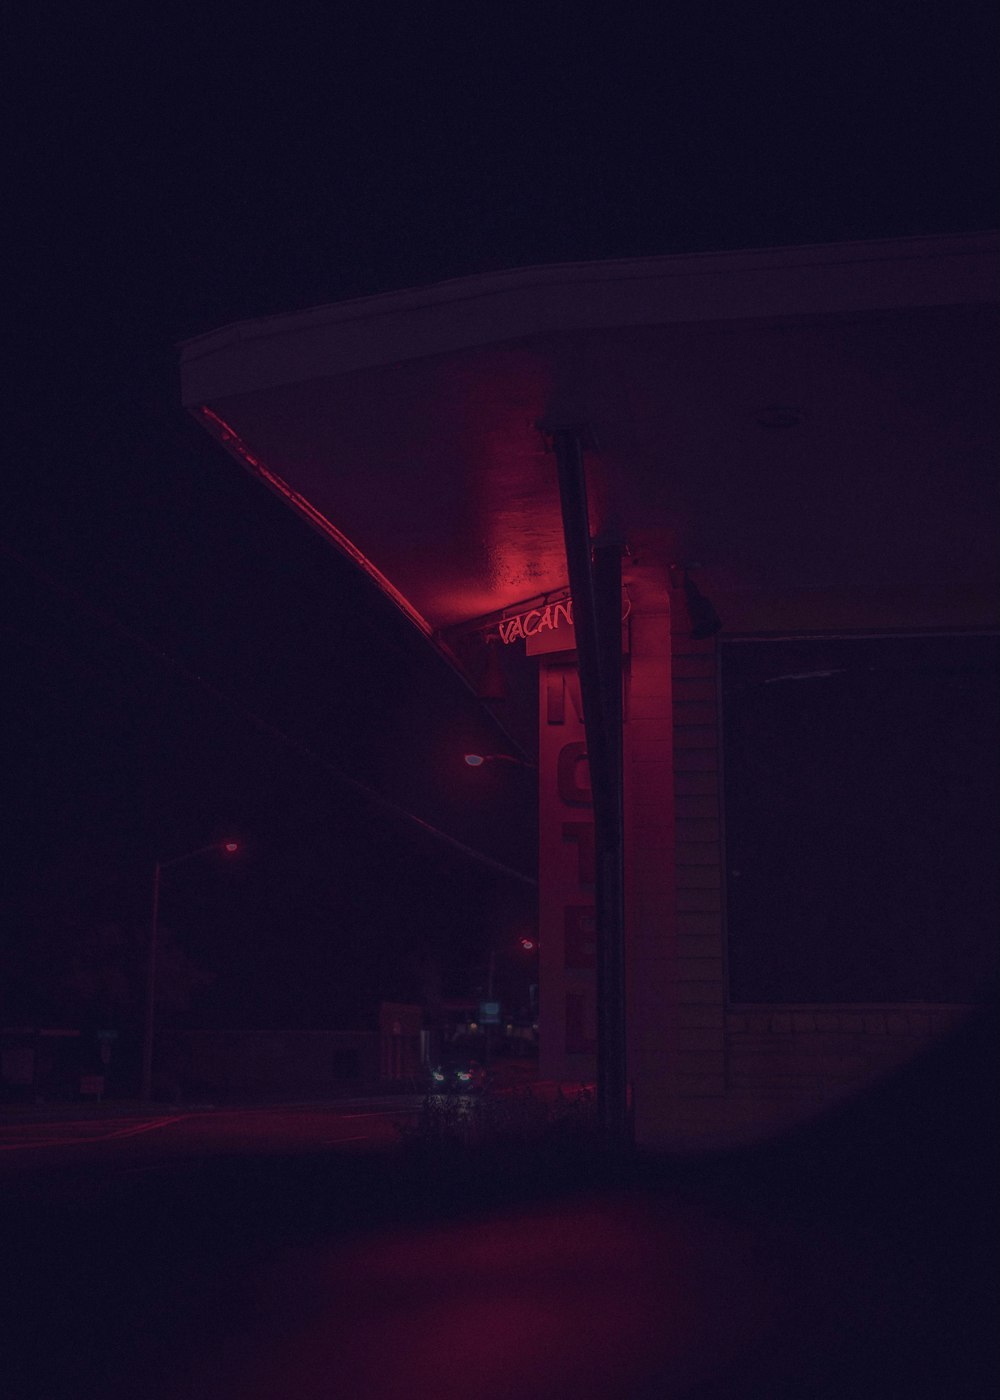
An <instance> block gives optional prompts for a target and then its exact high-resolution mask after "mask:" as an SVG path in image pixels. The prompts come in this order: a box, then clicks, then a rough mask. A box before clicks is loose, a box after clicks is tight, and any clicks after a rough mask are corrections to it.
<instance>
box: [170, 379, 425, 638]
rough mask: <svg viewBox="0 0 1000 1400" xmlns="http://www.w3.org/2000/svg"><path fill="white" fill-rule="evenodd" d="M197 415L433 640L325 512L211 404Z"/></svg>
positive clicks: (404, 600)
mask: <svg viewBox="0 0 1000 1400" xmlns="http://www.w3.org/2000/svg"><path fill="white" fill-rule="evenodd" d="M197 411H198V412H199V413H200V414H201V417H202V418H203V419H204V421H205V423H206V425H207V427H208V428H209V430H210V431H211V433H212V434H213V436H214V437H216V438H218V439H219V441H220V442H221V443H222V444H223V446H224V447H226V448H227V449H228V450H229V451H230V452H232V453H233V454H234V455H235V456H237V457H239V459H240V461H241V462H242V463H243V464H244V466H247V467H249V468H250V470H251V471H252V472H253V473H254V475H255V476H259V477H260V478H261V480H262V481H264V482H265V483H266V484H267V485H268V486H270V488H271V489H272V491H276V492H277V493H278V495H279V496H283V497H284V498H285V500H286V501H287V502H288V503H289V505H291V506H293V507H294V508H295V509H296V510H297V511H298V512H299V514H300V515H304V516H305V518H306V519H307V520H308V521H309V523H310V525H312V526H313V527H314V528H315V529H317V530H319V532H320V533H321V534H323V535H325V536H326V537H327V538H328V539H330V540H332V541H333V543H334V544H335V545H336V546H337V548H338V549H339V550H341V552H342V553H344V554H346V555H347V557H348V558H349V559H350V560H351V561H352V562H353V563H355V564H357V566H358V568H359V569H363V570H364V572H365V573H366V574H367V575H368V576H369V578H371V579H374V581H375V582H376V583H377V584H378V586H379V588H381V590H382V592H383V593H385V594H386V596H387V597H389V598H391V599H392V601H393V602H394V603H395V604H396V607H397V608H399V610H400V612H402V613H403V614H404V615H405V616H406V617H408V618H409V620H410V621H411V622H412V623H413V625H414V626H415V627H416V628H418V629H419V630H420V631H421V632H422V633H423V634H424V636H425V637H432V636H433V633H434V629H433V628H432V627H431V625H430V623H429V622H428V621H427V619H426V618H425V617H423V616H422V614H421V613H419V612H417V610H416V608H415V607H414V606H413V604H412V603H411V602H410V601H409V599H408V598H405V597H404V596H403V594H402V593H400V591H399V589H398V588H396V587H394V585H393V584H391V583H390V582H389V580H388V579H387V578H386V576H385V574H383V573H382V572H381V570H379V569H378V568H377V567H376V566H375V565H374V564H373V563H372V561H371V560H370V559H369V558H368V556H367V555H365V554H362V552H361V550H360V549H358V547H357V546H356V545H354V544H352V543H351V541H350V540H349V539H348V538H347V536H346V535H345V534H343V533H342V532H341V531H340V530H338V529H337V527H336V525H334V524H333V522H332V521H331V520H328V519H327V517H326V516H325V515H324V514H323V513H322V511H318V510H317V509H316V507H315V506H314V505H311V504H310V502H309V501H307V500H306V498H305V497H304V496H301V495H299V493H298V491H293V490H292V488H291V487H290V486H289V485H288V483H287V481H283V480H282V479H281V477H280V476H276V475H275V474H274V472H272V471H270V470H269V468H267V467H266V466H265V465H264V463H263V462H262V461H261V460H260V458H259V457H255V456H254V454H253V453H252V452H251V451H250V449H249V448H248V447H247V445H246V443H245V442H243V440H242V438H241V437H240V436H239V434H238V433H237V432H236V430H235V429H234V428H232V427H231V426H230V425H229V424H228V423H227V422H226V421H225V419H224V418H220V417H219V415H218V414H217V413H215V412H213V410H212V409H210V408H209V407H208V405H207V404H200V405H199V407H198V410H197Z"/></svg>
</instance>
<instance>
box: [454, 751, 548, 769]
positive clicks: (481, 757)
mask: <svg viewBox="0 0 1000 1400" xmlns="http://www.w3.org/2000/svg"><path fill="white" fill-rule="evenodd" d="M465 761H466V763H467V764H468V766H469V767H470V768H482V766H483V764H484V763H513V764H515V765H516V767H518V768H534V767H535V764H533V763H529V762H528V761H527V760H526V759H524V758H515V757H514V755H513V754H512V753H467V754H466V755H465Z"/></svg>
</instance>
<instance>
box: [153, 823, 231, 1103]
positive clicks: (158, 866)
mask: <svg viewBox="0 0 1000 1400" xmlns="http://www.w3.org/2000/svg"><path fill="white" fill-rule="evenodd" d="M239 848H240V844H239V842H238V841H213V842H212V843H211V845H208V846H199V847H198V848H197V850H194V851H185V853H184V854H183V855H182V856H172V857H171V858H170V860H158V861H156V863H155V864H154V866H153V908H152V913H151V915H150V920H149V947H148V949H147V953H146V1015H145V1021H144V1023H143V1031H142V1080H141V1083H140V1087H139V1097H140V1098H141V1100H142V1102H143V1103H148V1102H149V1101H150V1099H151V1098H152V1094H153V1035H154V1027H155V1020H156V954H157V945H158V943H159V920H160V877H161V875H162V873H163V871H164V870H166V869H168V868H169V867H170V866H171V865H180V863H181V862H182V861H185V860H193V859H194V857H195V856H203V855H207V854H208V852H209V851H225V852H226V854H227V855H233V854H235V852H236V851H238V850H239Z"/></svg>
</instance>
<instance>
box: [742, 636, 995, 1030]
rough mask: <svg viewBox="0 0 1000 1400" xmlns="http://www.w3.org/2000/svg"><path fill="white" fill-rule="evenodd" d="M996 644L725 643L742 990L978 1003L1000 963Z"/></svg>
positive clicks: (942, 640)
mask: <svg viewBox="0 0 1000 1400" xmlns="http://www.w3.org/2000/svg"><path fill="white" fill-rule="evenodd" d="M997 650H998V648H997V639H996V638H992V637H968V636H966V637H962V636H950V637H892V638H856V639H850V640H843V639H830V640H786V641H748V642H730V643H727V644H725V645H724V646H723V648H722V692H723V737H724V752H725V814H726V864H727V926H728V936H729V990H730V997H731V998H732V1000H733V1001H785V1002H797V1001H826V1002H838V1001H897V1000H900V1001H930V1002H962V1001H967V1000H970V999H973V998H975V997H976V996H977V995H978V994H980V993H981V992H982V989H983V986H984V983H985V982H986V980H987V979H988V978H990V977H992V976H994V975H995V969H996V944H997V914H998V900H997V861H996V833H997V811H998V762H997V757H998V746H997V715H998V708H1000V707H998V687H997Z"/></svg>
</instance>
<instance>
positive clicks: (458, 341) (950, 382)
mask: <svg viewBox="0 0 1000 1400" xmlns="http://www.w3.org/2000/svg"><path fill="white" fill-rule="evenodd" d="M996 269H997V238H996V236H994V235H990V234H975V235H969V236H954V237H928V238H908V239H900V240H885V241H876V242H870V243H847V244H842V245H825V246H818V247H794V248H777V249H764V250H761V251H741V252H736V253H718V254H709V255H697V256H668V257H657V258H641V259H634V260H627V261H612V262H599V263H577V264H563V265H558V266H551V267H535V268H527V269H522V270H515V271H510V272H503V273H488V274H484V275H481V276H475V277H468V278H460V279H457V280H454V281H449V282H444V283H440V284H437V285H434V286H430V287H421V288H418V289H415V290H409V291H403V292H399V293H394V294H390V295H381V296H374V297H368V298H364V299H361V300H356V301H351V302H347V303H344V304H341V305H334V306H323V307H318V308H314V309H311V310H307V311H299V312H294V313H291V314H288V315H280V316H272V317H269V318H267V319H263V320H257V321H246V322H242V323H240V324H238V325H233V326H228V327H225V328H223V329H221V330H216V331H213V332H210V333H208V334H206V335H204V336H201V337H199V338H197V339H195V340H192V341H190V342H189V343H188V344H186V345H185V346H184V347H183V352H182V382H183V399H184V403H185V405H186V407H187V408H188V410H189V411H190V412H191V413H192V414H193V415H194V417H195V418H196V419H198V420H199V421H200V422H201V423H202V424H203V426H204V427H205V429H206V430H207V431H208V432H209V433H210V434H212V435H213V436H214V437H215V438H216V439H217V440H218V441H219V443H220V444H221V445H222V446H223V447H224V448H225V449H226V450H227V451H228V452H229V453H230V454H231V455H232V457H233V458H235V460H236V461H237V462H239V463H240V465H241V466H242V467H243V468H245V469H246V470H248V471H250V472H251V473H252V474H253V475H254V476H256V477H258V478H259V480H260V481H261V483H262V484H263V485H264V486H266V487H268V488H269V489H270V490H272V491H273V492H274V493H275V494H276V495H277V496H279V497H280V498H282V499H283V500H284V501H285V502H286V504H287V505H289V506H291V507H292V508H293V509H294V510H297V511H299V512H301V513H302V514H303V515H304V516H305V517H306V518H307V519H308V520H309V521H310V522H311V524H312V525H313V526H314V527H315V528H316V529H317V530H318V531H320V532H321V533H322V534H323V535H324V536H325V537H326V538H327V539H329V541H330V543H331V544H332V545H333V546H334V547H336V548H337V549H340V550H342V551H343V552H344V553H346V554H347V555H348V556H349V557H350V558H351V559H352V560H353V561H354V562H355V564H356V565H357V567H358V568H359V569H362V570H364V571H365V572H366V573H367V574H368V575H369V576H370V577H371V579H372V580H373V583H374V585H377V586H378V587H379V588H381V589H382V590H383V591H384V592H385V593H386V594H387V595H388V596H389V597H390V598H391V599H392V600H393V602H394V603H395V604H396V606H398V607H399V608H400V609H401V610H402V611H403V613H404V614H405V615H406V616H407V617H408V618H409V619H410V621H411V622H412V624H413V626H414V627H416V628H418V629H419V630H420V631H421V632H422V633H423V634H424V636H425V637H426V639H427V643H428V645H429V646H433V647H436V648H438V649H439V650H440V651H441V652H442V653H443V654H444V655H445V656H446V657H447V658H448V660H449V661H450V662H451V664H452V665H453V666H454V667H455V668H456V669H457V670H459V671H460V672H461V673H462V674H463V675H464V676H465V677H466V678H467V679H468V681H469V683H470V684H471V685H473V686H475V687H477V688H478V690H479V693H480V694H482V695H483V696H484V703H490V701H491V699H495V698H496V696H497V694H498V693H499V692H498V688H497V684H496V678H497V677H498V676H499V677H500V678H501V680H502V679H503V678H504V677H506V680H507V683H509V684H512V685H515V686H521V687H522V689H523V688H524V686H526V685H528V684H530V685H531V686H532V687H533V690H534V694H535V695H536V696H537V708H536V713H537V731H536V732H535V733H534V734H533V735H530V736H529V735H525V734H523V733H522V734H520V735H518V734H517V733H515V732H514V731H513V730H512V731H511V748H510V755H509V756H511V757H514V758H522V759H527V760H528V761H530V762H532V763H534V762H535V761H536V760H537V768H538V802H539V830H540V851H539V890H538V901H539V939H540V948H541V952H540V973H539V977H540V991H539V1007H540V1010H539V1036H540V1054H541V1073H542V1075H543V1076H544V1077H546V1078H554V1079H560V1080H572V1081H589V1080H592V1079H593V1078H594V1076H595V1074H596V1075H597V1076H598V1083H599V1086H600V1094H601V1103H602V1108H601V1112H602V1114H603V1120H602V1121H603V1122H604V1123H605V1126H606V1127H607V1128H608V1130H609V1131H611V1132H613V1133H616V1132H624V1133H631V1132H634V1135H635V1138H636V1140H637V1141H638V1142H640V1143H643V1144H650V1145H661V1146H672V1147H680V1148H684V1147H697V1146H701V1145H708V1144H716V1143H729V1142H738V1141H745V1140H749V1139H752V1138H754V1137H758V1136H761V1135H765V1134H768V1133H771V1132H773V1131H775V1130H776V1129H778V1128H780V1127H781V1126H783V1125H787V1124H791V1123H795V1122H798V1121H803V1120H805V1119H807V1118H809V1117H810V1116H813V1115H815V1114H816V1113H818V1112H821V1111H822V1110H823V1109H824V1108H825V1107H826V1106H828V1105H831V1104H833V1103H835V1102H836V1101H838V1100H839V1099H842V1098H844V1097H845V1096H847V1095H849V1094H851V1093H854V1092H856V1091H857V1090H858V1089H859V1088H860V1087H862V1086H864V1085H865V1084H868V1083H871V1082H873V1081H875V1080H876V1079H878V1078H879V1077H880V1076H883V1075H885V1074H886V1073H887V1072H889V1071H890V1070H891V1069H892V1068H893V1067H894V1066H896V1065H898V1064H900V1063H901V1062H903V1061H906V1060H907V1059H910V1058H912V1057H913V1056H914V1055H916V1054H918V1053H919V1052H920V1050H921V1048H922V1047H924V1046H925V1045H926V1044H927V1043H928V1041H930V1040H932V1039H933V1038H934V1037H936V1036H940V1035H942V1034H944V1033H946V1032H947V1031H948V1029H949V1027H951V1026H953V1025H954V1024H955V1023H956V1022H957V1021H960V1020H961V1019H962V1018H963V1017H964V1016H965V1015H967V1014H968V1012H969V1009H970V1008H971V1007H972V1006H974V1005H975V1004H976V1002H977V1000H978V999H980V998H981V997H982V996H983V994H984V992H985V990H986V989H987V988H988V987H989V985H990V979H991V978H992V977H994V976H995V973H996V873H995V861H994V858H993V857H994V852H993V849H992V845H993V832H994V827H993V822H994V820H995V810H996V809H995V802H996V743H995V713H996V711H995V706H996V700H997V674H996V673H997V665H996V662H997V622H998V618H997V607H996V600H997V591H996V578H995V558H996V542H997V537H998V535H997V518H996V517H997V500H996V489H995V486H996V462H997V415H996V403H997V393H996V388H997V384H998V382H1000V379H998V376H997V363H996V361H997V335H996V326H997V319H996V312H997V307H996V292H997V287H996ZM490 678H493V679H490ZM534 704H535V702H533V708H534Z"/></svg>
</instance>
